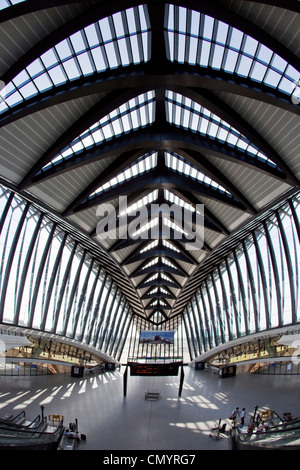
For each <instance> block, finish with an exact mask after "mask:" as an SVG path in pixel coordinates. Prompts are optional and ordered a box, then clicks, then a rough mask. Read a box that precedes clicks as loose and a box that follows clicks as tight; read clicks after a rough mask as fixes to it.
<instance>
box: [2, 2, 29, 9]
mask: <svg viewBox="0 0 300 470" xmlns="http://www.w3.org/2000/svg"><path fill="white" fill-rule="evenodd" d="M25 1H26V0H0V10H5V8H9V7H11V6H13V5H17V4H18V3H23V2H25Z"/></svg>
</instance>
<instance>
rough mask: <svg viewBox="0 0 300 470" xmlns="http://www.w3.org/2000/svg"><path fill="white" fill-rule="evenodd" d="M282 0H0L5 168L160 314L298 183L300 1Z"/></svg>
mask: <svg viewBox="0 0 300 470" xmlns="http://www.w3.org/2000/svg"><path fill="white" fill-rule="evenodd" d="M11 3H16V4H15V5H10V4H11ZM282 3H283V2H277V1H271V0H270V1H265V2H258V1H257V2H256V1H252V2H250V1H226V2H224V1H218V0H210V1H209V2H208V1H201V2H199V1H192V0H190V1H184V2H179V1H174V2H172V4H167V3H164V2H161V1H153V0H152V1H151V2H144V3H143V4H141V5H140V3H139V2H137V1H135V0H132V1H122V2H120V1H114V0H112V1H110V2H106V1H96V0H95V1H71V0H69V1H67V0H66V1H55V0H52V1H43V2H40V1H35V0H27V1H23V2H19V3H18V2H10V1H8V0H6V1H5V2H4V1H3V2H1V4H0V8H2V10H0V31H1V33H0V34H1V39H2V40H1V44H0V50H1V54H0V56H1V61H0V72H1V80H2V81H3V85H5V87H4V89H3V90H2V101H1V102H0V125H1V132H0V145H1V154H0V176H1V182H2V183H3V184H4V185H7V186H8V187H9V188H11V189H13V190H15V191H17V192H18V193H19V194H22V195H23V196H24V197H26V198H28V199H30V200H31V201H33V202H34V203H36V204H39V205H40V206H41V207H42V208H43V209H44V210H46V211H48V212H49V213H50V214H52V216H53V217H55V218H56V219H57V220H59V222H60V223H61V224H62V225H64V226H65V227H67V228H68V230H69V231H71V232H72V233H73V235H74V236H75V237H80V241H81V243H82V244H84V245H85V246H87V247H88V248H89V249H90V250H91V251H92V252H94V253H95V255H96V256H97V257H98V258H99V259H100V260H101V261H102V262H103V265H104V267H106V269H107V270H108V272H109V273H110V274H111V276H112V277H113V278H114V279H115V280H116V282H117V283H118V285H119V286H120V288H121V289H122V290H123V292H124V294H125V295H126V296H127V298H128V300H129V302H130V303H131V306H132V309H133V311H134V313H135V314H136V315H139V316H141V317H143V318H146V319H149V320H150V321H152V322H154V323H160V322H162V321H166V320H168V319H170V318H173V317H175V316H176V315H179V314H181V312H182V311H183V309H184V307H185V305H186V303H187V302H188V300H189V299H190V297H191V295H192V294H193V292H194V291H195V289H196V288H197V283H198V280H199V275H200V274H201V270H203V269H204V267H205V264H206V263H207V262H208V260H209V259H211V257H212V255H213V254H214V253H216V250H217V249H218V250H219V251H218V253H221V254H222V251H220V248H222V247H223V246H224V247H227V246H229V245H228V242H229V241H230V240H232V239H233V238H234V237H238V234H239V230H241V229H245V227H247V224H249V223H252V222H253V221H255V220H256V219H257V218H259V217H260V216H261V215H262V214H263V213H264V211H266V210H268V209H269V208H270V207H272V205H273V204H276V203H278V202H279V201H281V200H282V199H284V198H286V197H287V196H288V195H290V194H292V193H293V192H295V191H296V190H298V189H299V178H300V158H299V150H300V144H299V131H300V116H299V114H300V105H299V99H298V97H299V87H298V80H299V79H300V72H299V71H300V30H299V19H300V15H299V2H298V1H291V0H290V1H287V2H284V8H282V6H281V4H282ZM125 202H126V203H127V208H128V211H127V212H124V206H123V205H122V204H124V203H125ZM125 209H126V208H125ZM170 209H172V211H170ZM177 209H178V211H177V212H176V210H177ZM112 210H113V211H112ZM203 210H204V212H203ZM107 211H108V212H110V213H111V218H110V219H109V220H110V221H111V222H112V225H111V228H112V230H111V231H110V232H106V238H103V237H102V239H101V237H100V236H99V226H101V221H103V220H105V221H108V217H107ZM200 212H201V214H200ZM125 214H126V218H125ZM178 214H179V215H180V214H181V219H180V216H179V215H178ZM103 217H104V219H103ZM114 217H115V218H114ZM137 220H139V221H140V222H141V223H140V224H139V225H138V224H137ZM187 220H188V221H189V222H190V226H189V227H188V225H185V226H184V224H183V222H186V221H187ZM200 220H201V222H203V233H202V235H203V243H202V244H200V246H198V245H194V246H192V247H191V245H192V244H188V242H189V241H190V236H191V233H192V234H194V235H195V230H196V229H197V228H199V221H200ZM114 222H116V228H117V232H116V233H117V236H115V234H114V231H113V228H114ZM99 224H100V225H99ZM124 224H125V225H124ZM107 226H108V225H107ZM122 228H123V232H122V231H121V229H122ZM128 228H130V229H131V232H130V233H129V231H128V230H127V229H128ZM119 229H120V231H119ZM125 229H126V231H125V236H124V230H125ZM154 229H155V231H154ZM139 230H140V231H139ZM122 233H123V235H121V234H122ZM129 235H131V236H129ZM235 239H236V238H235ZM221 254H220V255H219V256H221Z"/></svg>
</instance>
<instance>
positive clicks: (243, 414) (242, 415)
mask: <svg viewBox="0 0 300 470" xmlns="http://www.w3.org/2000/svg"><path fill="white" fill-rule="evenodd" d="M245 416H246V410H245V408H243V409H242V411H241V414H240V418H241V425H242V426H244V424H245Z"/></svg>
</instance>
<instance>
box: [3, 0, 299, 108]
mask: <svg viewBox="0 0 300 470" xmlns="http://www.w3.org/2000/svg"><path fill="white" fill-rule="evenodd" d="M0 2H1V3H0V8H1V6H2V9H3V8H6V7H8V6H10V5H11V4H13V3H19V2H18V1H14V2H10V1H4V0H0ZM166 25H167V26H166V28H167V31H166V33H167V34H166V55H167V58H168V59H169V60H170V61H171V62H179V63H188V64H191V65H198V66H200V67H204V68H207V67H211V68H213V69H215V70H220V71H223V72H226V73H229V74H237V75H238V76H241V77H246V78H249V79H251V80H253V81H254V82H257V83H263V84H265V85H267V86H269V87H272V88H273V89H274V88H275V89H278V90H279V91H280V92H283V93H285V94H288V95H291V94H292V93H293V92H294V88H295V86H294V83H295V81H296V80H298V79H299V77H300V73H299V71H298V70H296V69H295V68H294V67H293V66H292V65H290V64H289V63H288V62H287V61H286V60H284V59H283V58H282V57H280V56H279V55H278V54H276V53H275V52H274V51H272V50H271V49H270V48H268V47H266V46H265V45H264V44H261V43H260V42H259V41H257V40H256V39H255V38H252V37H251V36H249V35H248V34H245V33H243V32H242V31H240V30H239V29H237V28H234V27H232V26H230V25H228V24H226V23H224V22H222V21H220V20H217V19H214V18H212V17H211V16H208V15H205V14H202V13H199V12H197V11H193V10H188V9H187V8H185V7H178V6H174V5H168V8H167V17H166ZM150 30H151V25H150V22H149V17H148V11H147V6H146V5H140V6H137V7H133V8H129V9H126V10H123V11H120V12H117V13H115V14H113V15H111V16H109V17H106V18H103V19H100V20H99V21H96V22H95V23H92V24H90V25H88V26H86V27H84V28H83V29H81V30H79V31H77V32H76V33H74V34H72V35H70V36H69V37H67V38H65V39H63V40H62V41H60V42H59V43H58V44H55V45H54V46H53V47H52V48H51V49H49V50H47V51H45V52H44V53H43V54H42V55H41V56H40V57H38V58H36V60H34V61H33V62H32V63H31V64H28V66H27V67H26V68H25V69H24V70H22V71H21V72H20V73H18V75H17V76H15V77H14V78H13V80H11V81H10V82H9V83H8V84H7V85H6V86H5V88H4V89H3V90H2V92H1V95H0V96H1V97H2V99H1V102H0V114H1V113H4V112H6V111H8V110H9V109H10V108H11V107H14V106H15V105H17V104H19V103H22V102H24V101H25V100H27V99H29V98H31V97H33V96H37V95H40V94H41V93H43V92H45V91H47V90H49V89H52V88H54V87H57V86H60V85H63V84H65V83H67V82H72V81H73V80H76V79H78V78H81V77H87V76H89V75H92V74H95V73H101V72H104V71H106V70H112V69H115V68H117V67H122V66H123V67H126V66H128V65H134V64H139V63H141V62H148V61H149V60H150V52H149V51H150V49H151V47H150Z"/></svg>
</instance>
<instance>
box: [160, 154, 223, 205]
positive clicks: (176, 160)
mask: <svg viewBox="0 0 300 470" xmlns="http://www.w3.org/2000/svg"><path fill="white" fill-rule="evenodd" d="M165 162H166V166H167V167H168V168H170V169H172V170H173V171H177V172H178V173H181V174H184V175H185V176H189V177H190V178H193V179H195V180H197V181H199V182H202V183H205V184H206V185H208V186H211V187H213V188H215V189H217V190H218V191H220V192H222V193H226V194H228V195H229V196H231V194H230V193H229V191H227V190H226V189H225V188H223V186H221V185H220V184H218V183H216V182H215V181H213V180H212V179H211V178H209V177H208V176H206V175H205V174H204V173H202V172H201V171H199V170H198V169H197V168H195V167H193V166H192V165H191V164H190V163H189V162H187V161H185V160H184V159H183V158H182V157H180V156H179V155H176V154H174V153H173V154H169V153H168V152H166V160H165ZM171 194H172V193H170V192H169V193H166V197H167V198H169V200H171V201H173V202H174V203H176V204H178V205H180V206H181V207H185V206H184V205H183V202H180V199H179V198H177V199H175V197H174V196H171ZM190 210H191V209H190Z"/></svg>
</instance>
